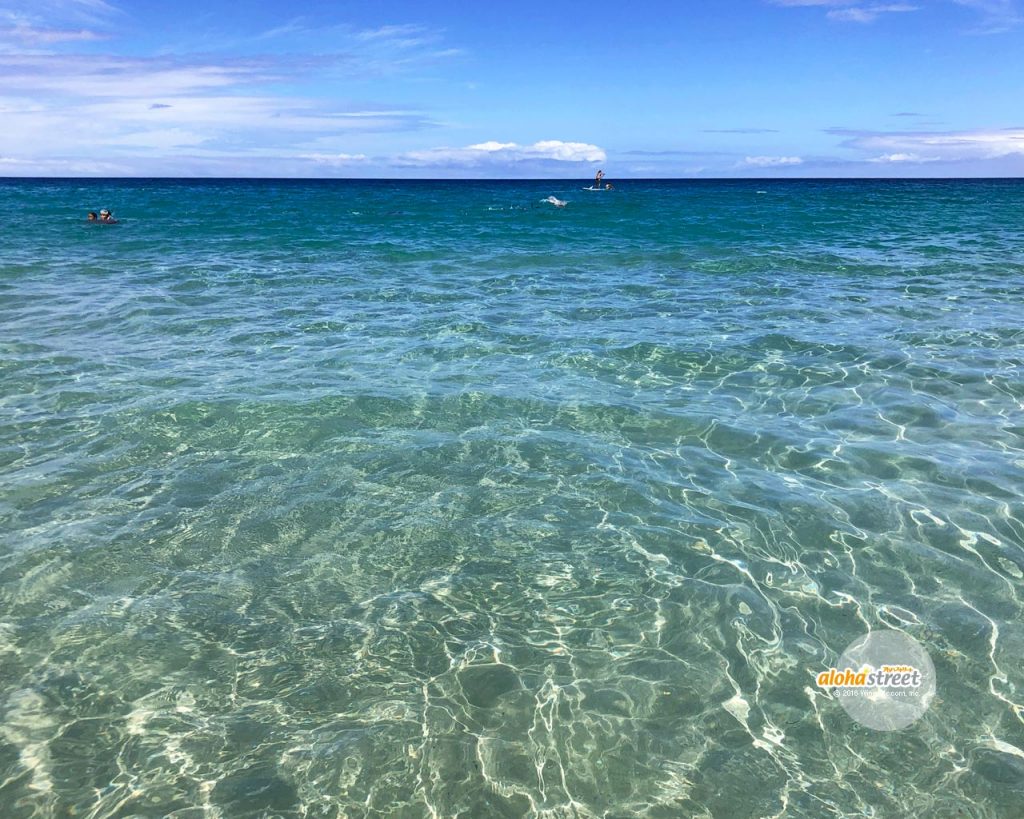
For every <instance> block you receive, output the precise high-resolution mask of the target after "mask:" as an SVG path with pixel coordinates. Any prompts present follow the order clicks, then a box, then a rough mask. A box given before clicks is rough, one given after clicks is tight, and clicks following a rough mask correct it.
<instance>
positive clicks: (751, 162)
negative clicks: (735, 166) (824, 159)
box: [740, 156, 804, 168]
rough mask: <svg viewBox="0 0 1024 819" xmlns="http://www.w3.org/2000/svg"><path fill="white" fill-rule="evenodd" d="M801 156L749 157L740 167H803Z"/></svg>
mask: <svg viewBox="0 0 1024 819" xmlns="http://www.w3.org/2000/svg"><path fill="white" fill-rule="evenodd" d="M803 162H804V160H803V158H802V157H799V156H748V157H747V158H746V159H744V160H743V162H741V163H740V166H742V167H747V168H783V167H786V166H789V165H802V164H803Z"/></svg>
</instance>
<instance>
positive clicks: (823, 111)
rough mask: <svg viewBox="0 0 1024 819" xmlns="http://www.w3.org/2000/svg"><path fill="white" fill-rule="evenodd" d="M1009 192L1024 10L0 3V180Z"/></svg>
mask: <svg viewBox="0 0 1024 819" xmlns="http://www.w3.org/2000/svg"><path fill="white" fill-rule="evenodd" d="M598 168H602V169H604V170H605V173H606V177H607V179H609V180H615V179H625V178H637V177H687V178H689V177H693V178H721V177H969V176H1024V0H716V2H707V0H701V1H700V2H696V0H671V1H670V0H645V1H644V2H637V3H633V4H626V3H624V2H622V0H588V2H577V1H576V0H544V2H537V0H519V2H517V3H515V4H512V5H508V4H504V3H493V2H468V0H447V2H442V1H440V0H435V1H434V2H424V1H423V0H416V2H413V1H412V0H409V1H408V2H405V1H404V0H395V1H394V2H392V1H391V0H377V2H366V0H361V2H348V1H347V0H335V2H327V1H326V0H305V1H304V2H301V3H288V2H276V3H270V2H245V0H204V2H201V3H198V4H196V5H195V6H189V7H183V6H182V5H180V4H175V3H166V2H156V1H155V0H137V1H136V2H130V0H124V2H120V1H119V0H0V176H183V177H193V176H219V177H236V176H241V177H395V178H577V177H578V178H592V177H593V174H594V172H595V171H596V170H597V169H598Z"/></svg>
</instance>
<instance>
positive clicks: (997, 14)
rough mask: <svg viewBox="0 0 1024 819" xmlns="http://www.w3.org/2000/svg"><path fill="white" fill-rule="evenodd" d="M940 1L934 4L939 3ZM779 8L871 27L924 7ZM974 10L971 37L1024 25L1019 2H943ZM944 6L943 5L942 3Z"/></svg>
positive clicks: (837, 4)
mask: <svg viewBox="0 0 1024 819" xmlns="http://www.w3.org/2000/svg"><path fill="white" fill-rule="evenodd" d="M936 1H937V0H931V2H932V3H935V2H936ZM768 2H770V3H771V4H772V5H775V6H786V7H790V8H794V7H802V8H815V7H816V8H821V9H823V10H826V12H825V15H826V17H828V18H829V19H830V20H835V21H839V22H847V23H871V22H874V21H875V20H877V19H878V18H879V17H881V16H882V15H885V14H899V13H906V12H911V11H920V10H921V6H915V5H911V4H908V3H864V2H861V1H860V0H768ZM941 2H944V3H950V2H952V3H955V4H956V5H958V6H964V7H966V8H969V9H972V10H974V11H975V12H977V13H978V14H979V15H980V16H981V21H980V22H979V23H978V25H976V26H975V27H974V28H973V29H971V33H975V34H995V33H999V32H1003V31H1009V30H1010V29H1012V28H1015V27H1016V26H1018V25H1020V24H1021V23H1024V16H1022V14H1021V12H1020V11H1019V9H1018V0H941ZM940 4H941V3H940Z"/></svg>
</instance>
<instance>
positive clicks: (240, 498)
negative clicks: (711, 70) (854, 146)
mask: <svg viewBox="0 0 1024 819" xmlns="http://www.w3.org/2000/svg"><path fill="white" fill-rule="evenodd" d="M609 179H611V181H612V182H614V183H616V188H615V190H613V191H602V192H589V191H583V190H581V188H582V187H584V186H586V185H588V184H590V182H589V180H588V179H586V178H584V179H581V180H576V181H546V182H522V181H508V182H432V181H417V182H405V181H403V182H391V181H340V180H339V181H326V180H324V181H297V180H292V181H289V180H255V181H240V180H206V181H195V180H120V181H118V180H10V179H8V180H0V207H2V209H3V210H4V212H6V213H7V214H8V220H7V224H6V229H5V231H4V232H3V235H2V237H0V384H2V391H0V717H2V721H0V815H2V816H3V817H5V819H14V818H15V817H65V816H80V817H96V818H98V817H129V816H132V817H135V816H144V817H150V816H152V817H165V816H167V817H178V819H198V818H199V817H343V816H344V817H362V816H365V817H423V816H437V817H504V816H508V817H518V816H545V817H633V816H644V817H691V816H692V817H715V818H716V819H717V817H728V818H729V819H733V818H734V817H751V818H752V819H753V818H754V817H770V816H777V817H783V816H785V817H790V816H792V817H803V816H807V817H840V816H874V817H890V816H891V817H910V816H922V817H923V816H928V817H962V816H963V817H967V816H969V817H1014V816H1020V811H1021V805H1022V804H1024V670H1022V662H1021V658H1022V657H1024V616H1022V615H1024V611H1022V608H1024V606H1022V601H1024V287H1022V285H1024V219H1022V215H1024V182H1020V181H985V180H980V181H957V180H953V181H763V180H760V181H759V180H751V181H721V182H711V181H709V182H682V181H644V180H622V181H619V180H615V179H614V178H612V177H611V176H610V177H609ZM548 196H556V197H558V198H559V199H563V200H566V201H567V203H568V204H567V205H566V206H565V207H564V208H556V207H553V206H552V205H551V204H549V203H547V202H543V201H542V200H544V199H545V198H546V197H548ZM100 208H110V209H111V210H112V211H113V212H114V216H115V217H116V218H118V219H119V220H120V221H119V224H117V225H90V224H87V223H86V221H85V216H86V212H87V211H89V210H93V211H98V210H99V209H100ZM876 631H896V632H900V633H902V634H905V635H907V636H908V637H912V638H913V639H914V640H916V641H917V642H918V643H920V645H921V646H923V647H924V649H925V650H926V651H927V654H928V656H929V657H930V659H931V661H932V662H933V664H934V670H935V680H936V696H935V698H934V700H933V701H932V702H931V703H930V705H929V707H928V708H927V710H926V711H925V712H924V713H923V715H921V716H920V718H919V719H917V720H916V721H914V722H913V724H911V725H909V726H907V727H905V728H902V729H901V730H892V731H878V730H873V729H871V728H868V727H865V726H864V725H861V724H859V723H858V722H857V721H856V720H854V719H852V718H851V717H850V715H849V714H848V713H847V712H846V711H845V710H844V708H843V707H841V706H840V704H839V703H838V702H837V699H838V698H837V697H836V696H835V694H834V692H830V691H829V690H826V689H824V688H821V687H819V686H818V685H816V682H815V680H816V675H817V674H818V673H819V672H820V671H822V670H824V669H828V668H829V667H831V666H833V665H835V664H836V662H837V661H838V658H839V656H840V654H842V652H843V651H844V649H845V648H846V646H848V645H849V644H850V643H851V642H853V641H855V640H857V639H858V638H860V637H862V636H863V635H865V634H868V633H871V632H876Z"/></svg>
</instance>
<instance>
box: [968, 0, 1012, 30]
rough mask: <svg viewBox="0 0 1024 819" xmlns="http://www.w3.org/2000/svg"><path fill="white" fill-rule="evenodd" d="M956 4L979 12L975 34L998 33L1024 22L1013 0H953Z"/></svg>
mask: <svg viewBox="0 0 1024 819" xmlns="http://www.w3.org/2000/svg"><path fill="white" fill-rule="evenodd" d="M953 2H954V3H956V4H957V5H958V6H966V7H967V8H969V9H974V10H975V11H977V12H979V13H980V14H981V23H980V24H979V25H978V26H977V27H976V28H975V29H974V33H976V34H998V33H999V32H1003V31H1008V30H1009V29H1011V28H1014V27H1015V26H1018V25H1020V24H1021V23H1022V22H1024V17H1022V16H1021V14H1020V12H1019V11H1018V10H1017V4H1016V2H1015V0H953Z"/></svg>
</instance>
